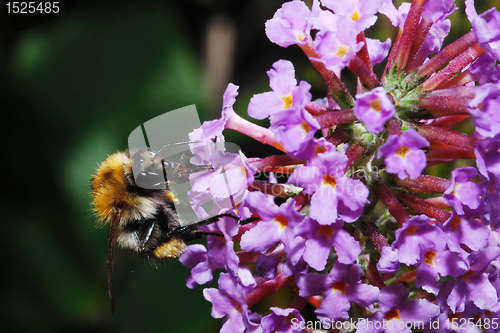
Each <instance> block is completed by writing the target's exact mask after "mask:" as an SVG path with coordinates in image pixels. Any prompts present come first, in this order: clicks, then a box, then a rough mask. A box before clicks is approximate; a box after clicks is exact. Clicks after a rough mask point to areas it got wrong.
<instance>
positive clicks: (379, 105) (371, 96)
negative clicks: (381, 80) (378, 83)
mask: <svg viewBox="0 0 500 333" xmlns="http://www.w3.org/2000/svg"><path fill="white" fill-rule="evenodd" d="M395 113H396V107H395V106H394V104H393V103H392V102H391V101H390V100H389V98H388V97H387V93H386V92H385V90H384V88H383V87H377V88H375V89H372V90H371V91H367V92H365V93H363V94H358V95H356V104H354V114H355V115H356V117H357V118H358V119H359V120H361V121H363V122H364V123H365V126H366V128H367V129H368V130H369V131H370V132H376V133H378V132H380V131H382V129H383V127H384V124H385V122H386V121H387V120H389V119H391V118H392V117H393V116H394V114H395Z"/></svg>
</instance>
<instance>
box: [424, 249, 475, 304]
mask: <svg viewBox="0 0 500 333" xmlns="http://www.w3.org/2000/svg"><path fill="white" fill-rule="evenodd" d="M422 252H425V253H422V254H421V255H420V264H418V267H417V278H416V279H415V287H417V288H419V287H422V289H424V290H426V291H427V292H429V293H432V294H435V295H437V294H438V292H439V284H438V281H439V277H440V276H441V277H444V276H448V275H449V276H451V277H453V278H456V277H457V276H458V275H460V274H462V273H464V272H466V271H467V270H468V268H469V267H468V265H467V263H466V262H465V261H464V260H463V259H462V258H461V257H460V255H459V254H458V253H455V252H451V251H448V250H445V251H438V250H434V249H427V250H422Z"/></svg>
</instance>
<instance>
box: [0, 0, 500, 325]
mask: <svg viewBox="0 0 500 333" xmlns="http://www.w3.org/2000/svg"><path fill="white" fill-rule="evenodd" d="M493 2H494V1H490V2H489V3H487V2H484V3H483V4H482V6H485V7H486V6H488V4H489V5H490V6H491V5H492V4H493ZM280 5H281V1H275V0H273V1H266V0H251V1H230V0H227V1H225V0H197V1H195V0H190V1H184V2H180V1H175V2H174V1H144V2H140V3H139V2H137V1H120V2H119V4H117V2H115V1H107V0H106V1H90V0H86V1H80V2H79V3H78V4H77V5H76V6H75V7H74V8H73V9H72V10H71V11H69V12H68V13H66V14H65V15H63V16H61V17H59V18H57V19H55V20H53V21H50V22H47V23H45V24H43V25H39V26H37V27H34V28H31V29H28V30H24V31H21V32H18V33H14V34H9V33H6V32H4V33H3V36H2V38H1V39H0V110H1V115H2V122H1V123H2V131H1V132H0V136H1V142H2V145H1V147H2V150H1V155H0V170H1V172H0V188H1V192H0V195H1V201H0V203H1V206H0V209H1V212H2V215H1V223H2V229H1V232H0V237H1V239H0V242H1V244H2V245H3V250H2V253H3V260H2V266H3V267H4V274H2V276H1V280H2V292H1V297H2V304H4V306H3V308H4V310H2V311H1V312H0V313H1V315H0V323H2V329H3V330H6V331H7V330H8V331H13V332H59V331H61V332H62V331H65V332H66V331H71V332H79V331H81V332H89V331H92V332H100V331H103V332H108V331H116V332H137V331H145V332H152V331H160V332H209V331H213V332H217V331H218V330H219V328H220V324H221V321H220V320H215V319H212V318H211V316H210V309H211V304H210V303H208V302H207V301H205V300H204V299H203V295H202V288H201V287H198V288H196V289H194V290H190V289H188V288H187V287H186V286H185V280H186V278H187V276H188V275H189V270H188V269H187V268H185V267H183V266H182V265H181V264H180V263H179V262H178V261H176V260H174V261H170V262H166V263H165V264H163V265H160V266H159V267H154V266H151V265H149V264H148V263H146V262H143V261H141V260H139V259H137V258H134V257H132V256H130V255H129V253H127V252H125V251H122V250H117V251H116V252H115V296H116V301H117V304H116V314H115V315H114V316H112V315H111V310H110V303H109V299H108V295H107V286H106V254H107V228H97V227H96V221H95V217H94V216H93V214H92V212H91V208H90V201H91V197H90V193H89V192H90V184H89V179H90V176H91V175H92V174H93V173H94V171H95V168H96V167H97V166H98V163H100V162H102V161H103V160H104V159H105V158H106V156H107V155H108V154H110V153H112V152H114V151H116V150H122V149H125V148H126V145H127V138H128V135H129V133H130V132H131V131H132V130H133V129H134V128H136V127H137V126H139V125H140V124H141V123H143V122H145V121H147V120H149V119H151V118H154V117H156V116H158V115H160V114H163V113H165V112H168V111H171V110H174V109H177V108H180V107H183V106H186V105H190V104H196V106H197V109H198V112H199V113H200V118H201V120H202V121H204V120H210V119H215V118H217V117H219V115H220V108H221V103H222V93H223V91H224V89H225V86H226V85H227V83H228V82H234V83H235V84H237V85H240V87H241V88H240V95H239V97H238V99H237V102H236V106H235V109H236V111H237V112H238V113H239V114H242V115H243V114H244V113H246V107H247V105H248V100H249V99H250V97H251V96H252V95H253V94H254V93H259V92H263V91H268V90H269V87H268V77H267V75H266V73H265V72H266V71H267V70H269V68H271V66H272V63H273V62H275V61H277V60H278V59H288V60H292V61H293V62H294V64H295V66H296V69H297V77H298V80H307V81H309V82H310V83H311V84H312V85H313V90H312V93H313V97H314V98H321V97H324V94H325V92H326V89H325V87H324V85H323V84H322V83H321V80H320V78H319V76H318V75H317V74H316V73H315V72H314V70H313V69H312V67H311V66H310V64H309V63H308V60H307V59H306V58H305V57H304V56H303V54H301V52H300V50H299V48H297V47H289V48H287V49H283V48H280V47H279V46H277V45H274V44H271V43H270V42H269V41H268V40H267V39H266V36H265V32H264V23H265V21H266V20H267V19H269V18H271V17H272V16H273V13H274V12H275V11H276V9H277V8H279V7H280ZM461 7H462V8H463V6H461ZM454 19H455V22H457V23H455V22H454V23H455V26H454V28H453V29H455V30H454V31H455V32H456V34H457V35H461V34H463V33H464V32H466V31H468V30H469V29H470V26H469V25H468V23H465V22H466V21H464V17H463V13H460V14H458V13H457V15H455V18H454ZM377 29H378V30H377ZM388 29H389V30H388ZM382 30H383V32H382ZM395 33H396V31H395V30H394V29H393V28H392V27H389V23H388V21H387V20H385V19H384V20H380V21H379V23H378V24H377V26H376V27H374V28H373V29H371V31H370V33H369V34H368V35H370V34H371V36H372V37H379V38H381V39H383V40H385V38H386V37H388V36H390V37H394V35H395ZM449 40H451V39H447V41H449ZM379 66H380V65H379ZM376 69H377V71H378V72H381V71H382V69H383V65H382V66H380V67H379V68H376ZM263 124H265V122H263ZM227 140H228V141H233V142H236V143H238V144H239V145H240V147H242V150H243V151H244V152H245V154H246V155H247V156H250V157H253V156H261V157H263V156H267V155H269V154H272V153H276V152H275V150H273V149H271V148H268V147H264V146H263V145H260V144H259V143H256V142H255V141H252V140H250V141H245V140H243V138H241V136H238V135H235V134H233V133H228V135H227ZM215 280H216V279H215ZM212 285H213V286H215V284H214V283H213V284H212ZM283 306H286V304H285V305H283Z"/></svg>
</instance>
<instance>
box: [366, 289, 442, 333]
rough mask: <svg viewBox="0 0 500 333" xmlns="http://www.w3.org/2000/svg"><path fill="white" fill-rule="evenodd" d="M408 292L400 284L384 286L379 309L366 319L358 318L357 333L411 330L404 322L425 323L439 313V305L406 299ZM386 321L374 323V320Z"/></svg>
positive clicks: (423, 300)
mask: <svg viewBox="0 0 500 333" xmlns="http://www.w3.org/2000/svg"><path fill="white" fill-rule="evenodd" d="M409 294H410V292H409V291H408V289H406V288H405V287H404V286H403V285H402V284H397V285H392V286H385V287H384V288H383V289H382V291H381V294H380V311H378V312H376V313H375V314H374V315H373V316H372V317H371V318H369V319H368V320H363V319H361V320H359V321H358V323H357V325H356V327H357V331H356V332H357V333H365V332H366V333H378V332H382V331H384V327H386V328H387V329H385V331H386V332H405V333H406V332H407V333H411V332H412V331H411V330H410V329H409V328H407V327H406V323H418V322H422V324H424V325H425V324H427V323H428V322H429V321H430V320H431V319H432V318H433V317H435V316H437V315H438V314H439V307H438V306H437V305H435V304H432V303H431V302H429V301H428V300H425V299H412V300H408V296H409ZM383 320H385V321H386V322H385V323H384V325H382V323H374V322H376V321H383Z"/></svg>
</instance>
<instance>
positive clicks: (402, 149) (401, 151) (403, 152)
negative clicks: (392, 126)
mask: <svg viewBox="0 0 500 333" xmlns="http://www.w3.org/2000/svg"><path fill="white" fill-rule="evenodd" d="M409 152H410V149H409V148H408V147H406V146H401V147H399V149H398V151H397V152H396V154H398V155H399V156H401V157H403V158H404V157H405V156H406V154H408V153H409Z"/></svg>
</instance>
